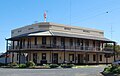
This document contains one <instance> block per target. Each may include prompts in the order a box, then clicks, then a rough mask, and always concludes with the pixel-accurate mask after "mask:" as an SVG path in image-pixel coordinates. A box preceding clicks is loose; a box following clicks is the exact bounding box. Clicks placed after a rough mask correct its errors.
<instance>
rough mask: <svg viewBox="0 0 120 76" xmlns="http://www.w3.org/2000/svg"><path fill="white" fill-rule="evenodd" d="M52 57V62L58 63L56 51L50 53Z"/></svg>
mask: <svg viewBox="0 0 120 76" xmlns="http://www.w3.org/2000/svg"><path fill="white" fill-rule="evenodd" d="M52 59H53V60H52V61H53V63H56V64H57V63H58V53H53V54H52Z"/></svg>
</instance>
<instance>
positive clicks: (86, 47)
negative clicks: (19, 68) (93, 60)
mask: <svg viewBox="0 0 120 76" xmlns="http://www.w3.org/2000/svg"><path fill="white" fill-rule="evenodd" d="M85 50H89V40H86V41H85Z"/></svg>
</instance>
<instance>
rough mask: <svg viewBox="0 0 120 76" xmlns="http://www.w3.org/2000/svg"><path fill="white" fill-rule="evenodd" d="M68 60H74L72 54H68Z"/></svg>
mask: <svg viewBox="0 0 120 76" xmlns="http://www.w3.org/2000/svg"><path fill="white" fill-rule="evenodd" d="M69 61H70V62H72V61H74V54H69Z"/></svg>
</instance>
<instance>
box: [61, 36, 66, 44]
mask: <svg viewBox="0 0 120 76" xmlns="http://www.w3.org/2000/svg"><path fill="white" fill-rule="evenodd" d="M61 46H65V38H63V37H61Z"/></svg>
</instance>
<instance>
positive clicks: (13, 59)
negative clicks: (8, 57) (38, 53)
mask: <svg viewBox="0 0 120 76" xmlns="http://www.w3.org/2000/svg"><path fill="white" fill-rule="evenodd" d="M13 62H14V52H12V63H13Z"/></svg>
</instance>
